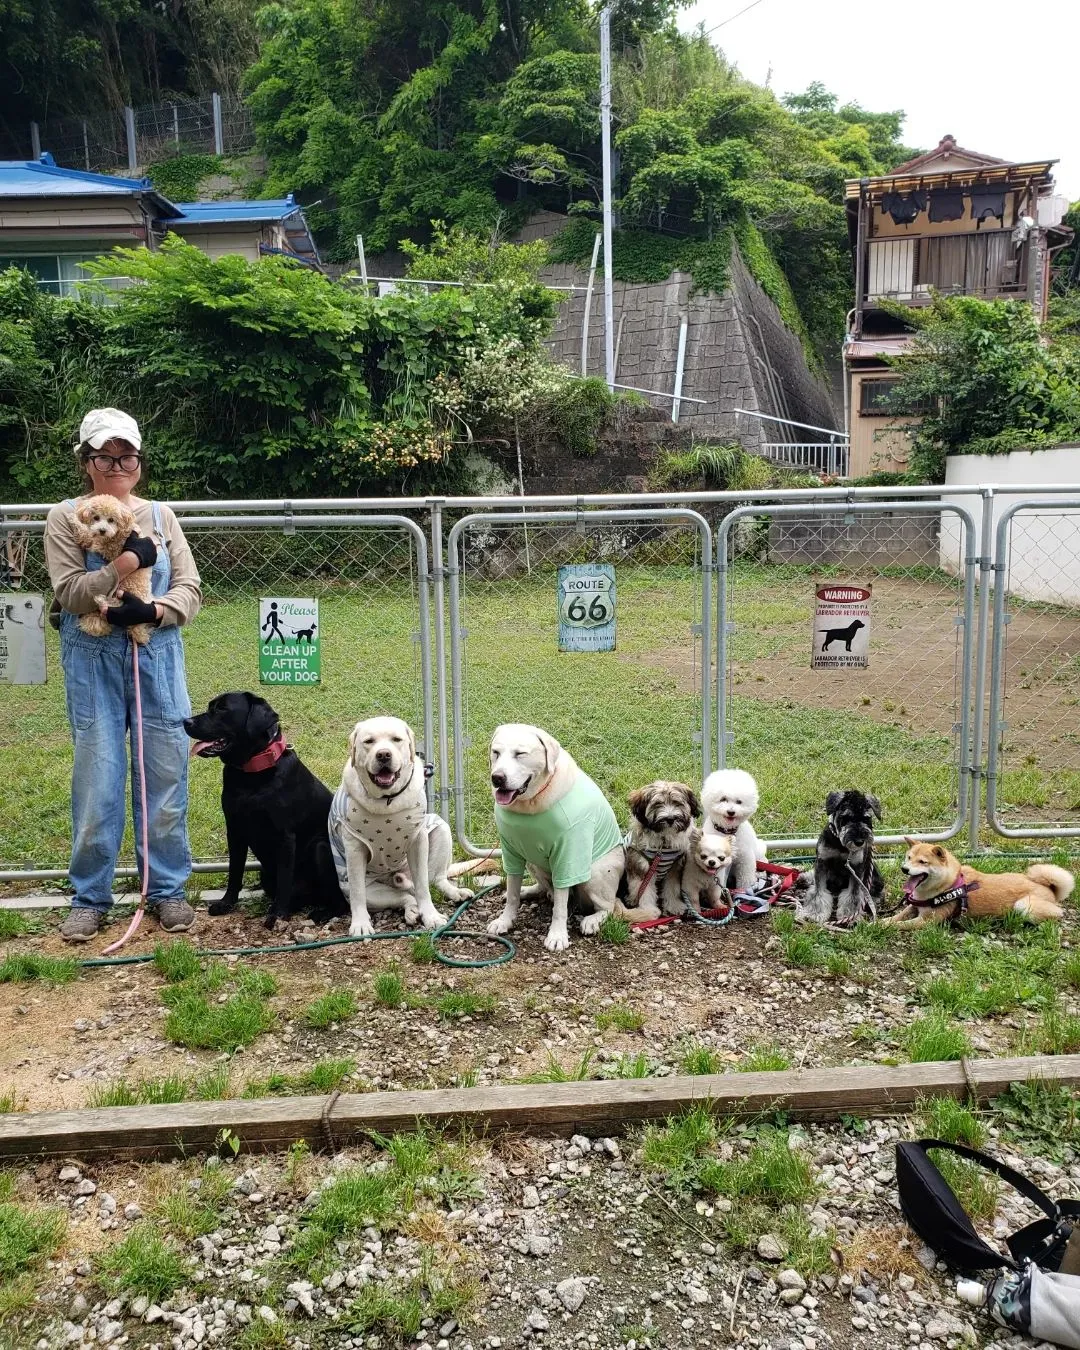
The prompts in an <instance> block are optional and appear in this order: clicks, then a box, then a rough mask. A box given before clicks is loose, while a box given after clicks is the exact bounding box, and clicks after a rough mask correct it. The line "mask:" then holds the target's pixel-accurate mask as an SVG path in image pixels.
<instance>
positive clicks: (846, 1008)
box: [0, 896, 1076, 1110]
mask: <svg viewBox="0 0 1080 1350" xmlns="http://www.w3.org/2000/svg"><path fill="white" fill-rule="evenodd" d="M498 906H499V901H498V899H497V897H494V896H488V897H484V898H483V899H482V900H480V901H478V902H477V903H476V906H475V908H474V910H473V911H471V912H470V914H469V916H468V923H469V926H470V927H476V928H479V927H481V926H482V924H483V923H484V922H486V920H487V919H488V918H489V917H493V916H494V914H495V913H496V912H497V910H498ZM60 917H61V915H54V916H52V918H51V919H50V923H51V924H55V923H58V922H59V918H60ZM118 926H119V925H117V927H118ZM545 926H546V925H545V917H544V916H543V915H541V914H540V913H539V912H537V911H536V910H533V909H527V910H526V911H524V914H523V926H522V927H521V929H520V930H519V931H518V932H517V933H515V934H514V940H515V942H516V943H517V955H516V957H515V958H514V960H513V961H511V962H510V963H509V964H507V965H503V966H498V967H492V968H488V969H485V970H478V971H467V972H466V971H458V970H452V969H450V968H448V967H446V966H443V965H438V964H435V965H430V964H423V965H417V964H414V963H413V962H412V961H411V959H410V953H411V943H410V942H408V941H402V942H375V943H353V944H348V945H344V946H337V947H331V948H324V949H322V950H317V951H310V950H298V951H295V952H292V953H290V954H287V955H277V956H266V957H252V958H243V960H242V961H241V962H240V964H241V965H246V964H253V965H257V966H258V967H259V968H260V969H265V970H267V971H269V972H271V973H272V974H273V976H274V978H275V980H276V982H277V993H276V994H275V995H274V996H273V997H272V998H271V1000H270V1006H271V1008H272V1010H273V1013H274V1019H275V1020H274V1027H273V1029H272V1030H271V1031H269V1032H267V1033H265V1034H263V1035H261V1036H260V1037H259V1038H258V1039H257V1040H256V1041H255V1042H254V1043H253V1044H252V1045H251V1046H249V1047H248V1048H247V1049H245V1050H241V1051H239V1052H237V1053H236V1054H235V1055H234V1056H233V1057H232V1059H231V1061H229V1065H228V1068H229V1076H230V1088H231V1091H232V1092H233V1093H234V1094H235V1093H238V1092H239V1091H240V1090H241V1089H242V1087H243V1085H244V1083H245V1082H247V1081H248V1080H249V1079H253V1078H262V1077H265V1076H266V1075H267V1074H269V1073H270V1072H275V1071H276V1072H281V1073H285V1074H289V1075H298V1074H301V1073H302V1072H304V1071H305V1070H307V1069H309V1068H310V1067H311V1065H312V1064H313V1063H314V1062H316V1061H317V1060H320V1059H327V1058H334V1059H348V1060H351V1061H352V1062H353V1064H354V1069H353V1073H352V1077H351V1079H350V1080H349V1086H350V1087H351V1088H352V1090H363V1089H364V1088H365V1087H371V1088H382V1089H397V1088H417V1087H440V1086H452V1085H459V1084H464V1085H473V1084H482V1083H494V1082H513V1081H515V1080H520V1079H521V1078H524V1077H526V1076H529V1075H532V1074H536V1073H545V1072H551V1071H553V1066H558V1068H559V1069H561V1071H562V1072H564V1073H566V1074H574V1073H580V1074H582V1075H583V1076H588V1077H596V1076H609V1077H618V1076H639V1075H640V1074H642V1073H649V1074H669V1073H675V1072H683V1071H684V1068H683V1061H684V1057H685V1054H686V1051H687V1049H688V1047H689V1046H691V1045H698V1046H703V1047H705V1048H707V1049H708V1050H709V1051H710V1052H711V1053H712V1054H713V1055H714V1056H715V1060H716V1063H717V1065H718V1066H719V1067H720V1068H724V1067H729V1066H730V1067H738V1066H739V1065H740V1064H742V1063H743V1062H744V1061H746V1058H747V1055H748V1053H749V1052H752V1051H753V1050H754V1048H755V1047H760V1046H763V1045H770V1044H775V1045H776V1046H777V1047H778V1048H779V1050H780V1051H781V1052H782V1054H783V1055H784V1056H785V1057H786V1058H787V1060H788V1061H789V1062H790V1063H791V1064H792V1065H830V1064H843V1063H853V1062H855V1063H858V1062H874V1061H881V1060H889V1059H897V1058H903V1057H904V1056H903V1051H902V1048H901V1042H902V1038H903V1033H904V1030H905V1028H906V1026H907V1024H908V1022H909V1021H910V1019H911V1016H912V1013H911V1004H912V1002H913V1000H915V998H916V996H917V993H918V990H919V989H920V987H921V986H922V984H923V983H925V981H926V980H928V979H930V978H932V977H933V976H934V975H935V974H937V973H940V972H941V971H942V970H943V969H944V968H945V967H946V966H947V964H948V961H947V958H946V957H926V958H924V957H920V956H919V955H918V953H917V952H916V951H915V949H914V944H913V940H912V939H911V938H910V936H908V935H900V934H896V935H894V936H893V938H892V940H891V941H890V942H889V945H888V946H886V947H884V948H883V949H882V950H880V951H878V950H875V951H873V952H868V953H866V954H865V955H854V956H852V957H851V959H850V961H849V962H848V963H847V964H846V967H845V968H844V969H842V970H838V971H837V972H836V973H834V974H833V975H830V974H829V972H828V971H827V970H825V969H823V968H821V967H815V968H805V967H802V966H793V965H789V964H786V963H785V961H784V957H783V952H782V949H781V939H780V938H779V937H778V936H777V935H776V934H775V933H774V932H773V929H772V925H771V923H770V921H769V920H768V919H757V920H741V919H740V920H736V921H735V922H733V923H732V924H731V925H729V926H728V927H726V928H722V929H709V930H707V931H704V930H702V929H700V928H696V927H693V926H691V925H689V924H679V925H673V926H672V927H671V928H669V929H664V930H651V931H648V932H643V933H635V934H634V936H633V937H632V939H631V940H630V941H629V942H628V943H627V944H625V945H623V946H612V945H610V944H608V943H605V942H603V941H601V940H599V939H583V938H581V937H575V938H574V940H573V943H572V946H571V948H570V950H569V951H568V952H566V953H561V954H559V955H557V956H553V955H551V954H550V953H548V952H546V951H545V950H544V948H543V946H542V939H543V935H544V931H545ZM331 931H336V932H339V933H340V932H341V926H340V924H339V926H338V927H337V929H336V930H331ZM1063 931H1064V937H1065V940H1066V941H1067V942H1068V941H1073V940H1074V939H1075V934H1076V923H1075V920H1074V919H1073V918H1072V917H1070V918H1069V919H1068V920H1066V922H1065V925H1064V929H1063ZM295 932H296V935H297V936H298V937H302V938H311V937H314V936H320V935H321V934H320V933H317V932H316V931H315V930H313V929H312V928H310V927H307V928H297V929H296V930H295ZM114 936H115V933H113V932H110V933H109V934H108V935H107V936H104V935H103V936H102V937H101V938H100V939H99V940H98V944H97V945H100V946H101V947H104V946H105V945H107V943H108V941H110V940H111V938H112V937H114ZM194 936H195V939H196V941H197V942H198V944H199V945H201V946H203V947H206V948H210V947H219V946H220V947H232V946H247V945H251V946H256V947H257V946H259V945H266V944H269V943H273V942H276V943H280V942H281V941H282V940H283V937H284V936H285V935H283V934H282V933H280V931H279V933H277V934H275V935H273V936H271V935H270V934H268V933H267V931H266V929H265V928H264V927H263V926H262V923H261V921H260V920H259V919H257V918H253V917H249V916H245V915H242V914H239V913H238V914H233V915H230V916H228V917H227V918H221V919H210V918H209V917H208V916H206V915H205V914H200V918H199V923H198V926H197V929H196V932H195V934H194ZM158 937H159V934H158V933H157V932H156V931H155V927H154V925H153V924H152V922H147V923H146V924H145V925H144V927H143V929H141V930H140V932H139V933H138V934H137V935H136V937H135V938H134V939H133V940H132V942H131V943H130V944H129V948H128V949H125V950H126V951H127V950H130V952H131V953H132V954H137V953H140V952H142V953H147V952H150V951H152V949H153V944H154V942H155V941H156V940H157V939H158ZM956 940H957V941H959V940H960V939H959V936H958V937H957V939H956ZM1005 940H1006V941H1008V940H1009V939H1007V938H1006V939H1005ZM452 945H453V947H454V954H455V955H461V956H470V955H471V956H478V957H483V956H486V955H490V953H491V948H490V946H488V945H486V944H484V943H480V942H477V943H471V942H462V943H454V944H452ZM7 947H8V950H10V951H14V950H18V951H37V952H41V953H43V954H47V955H55V956H59V955H68V954H70V949H65V947H64V944H63V943H62V942H61V941H60V939H59V936H58V935H57V933H56V932H55V928H52V927H51V928H50V930H49V931H48V932H46V933H44V934H41V935H39V936H35V937H30V938H23V939H20V940H18V941H17V942H13V943H10V944H7ZM84 953H85V954H86V955H91V954H92V953H88V952H85V948H84V949H83V951H82V952H80V955H82V954H84ZM388 968H394V969H396V971H397V973H398V975H399V977H400V978H401V980H402V982H403V984H404V986H405V989H406V994H407V1000H406V1001H407V1003H411V1004H412V1005H413V1006H404V1007H396V1008H390V1007H385V1006H383V1005H382V1004H380V1003H379V1002H377V1001H376V999H375V997H374V992H373V980H374V977H375V976H376V975H378V974H379V973H380V972H384V971H386V970H387V969H388ZM163 987H164V981H163V979H162V977H161V976H160V975H159V974H158V973H157V971H156V969H155V967H154V966H153V965H152V964H146V965H130V966H120V967H116V968H112V969H95V970H87V971H85V972H84V973H83V974H82V976H81V977H80V978H79V979H78V980H77V981H76V982H75V983H73V984H70V985H66V986H62V987H59V988H55V989H50V988H47V987H45V986H43V985H40V984H36V983H31V984H3V985H0V1022H2V1024H3V1026H4V1027H5V1040H4V1045H3V1048H2V1050H0V1092H4V1093H10V1094H12V1095H14V1097H15V1099H16V1100H17V1101H18V1102H19V1103H20V1104H21V1105H22V1106H23V1107H24V1108H28V1109H37V1110H46V1109H62V1108H69V1107H75V1106H80V1105H84V1104H86V1103H87V1102H88V1100H89V1099H90V1096H91V1094H92V1093H93V1092H94V1090H95V1088H101V1087H102V1086H104V1085H107V1084H109V1083H112V1082H115V1080H116V1079H118V1078H120V1077H125V1078H127V1079H128V1080H129V1081H132V1080H137V1079H142V1078H160V1077H162V1076H164V1075H168V1074H180V1075H186V1076H189V1077H194V1076H198V1075H200V1074H205V1073H206V1072H207V1071H208V1070H209V1069H211V1068H212V1067H213V1066H214V1065H216V1064H219V1063H221V1062H223V1060H224V1059H225V1057H224V1056H223V1055H221V1054H219V1053H216V1052H213V1051H206V1050H186V1049H183V1048H181V1047H179V1046H176V1045H174V1044H172V1043H171V1042H170V1041H168V1040H167V1039H166V1038H165V1036H164V1034H163V1021H164V1015H165V1011H166V1010H165V1009H164V1007H163V1006H162V1004H161V998H160V994H161V990H162V988H163ZM331 988H334V989H340V988H346V989H349V990H351V991H352V992H353V993H354V995H355V998H356V1002H357V1005H358V1008H359V1011H358V1013H357V1014H356V1015H355V1016H353V1017H350V1018H349V1019H348V1020H346V1021H344V1022H342V1023H340V1024H337V1025H331V1026H330V1027H328V1028H326V1029H314V1028H312V1027H310V1026H309V1025H308V1024H307V1022H306V1020H305V1019H304V1016H303V1013H304V1010H305V1008H307V1006H308V1005H309V1004H310V1003H311V1002H312V1001H313V1000H314V999H316V998H317V997H319V996H320V995H322V994H324V993H326V991H327V990H329V989H331ZM450 991H455V992H458V993H462V992H472V993H477V994H483V995H490V996H491V998H492V1000H493V1003H492V1007H491V1009H490V1011H489V1012H487V1013H482V1014H473V1015H467V1016H453V1017H443V1016H440V1015H439V1013H438V1011H437V1010H436V1008H435V1006H434V1005H435V1004H436V1003H437V1001H438V999H439V998H440V997H442V996H443V995H445V994H446V993H448V992H450ZM1069 997H1070V999H1071V994H1070V995H1069ZM1035 1016H1036V1013H1035V1012H1034V1011H1033V1012H1030V1013H1029V1012H1023V1011H1020V1012H1016V1013H1010V1014H1009V1015H1006V1016H1002V1017H998V1018H994V1019H988V1020H986V1021H984V1022H982V1023H976V1024H969V1031H970V1035H971V1039H972V1044H973V1047H974V1049H975V1051H976V1052H977V1053H978V1054H999V1053H1004V1052H1006V1051H1007V1050H1008V1049H1009V1048H1010V1046H1012V1045H1013V1044H1014V1043H1015V1042H1016V1040H1017V1037H1018V1036H1019V1034H1020V1030H1021V1028H1022V1027H1023V1026H1024V1025H1026V1024H1027V1022H1029V1021H1031V1020H1032V1019H1033V1018H1034V1017H1035ZM627 1027H629V1028H631V1029H626V1028H627Z"/></svg>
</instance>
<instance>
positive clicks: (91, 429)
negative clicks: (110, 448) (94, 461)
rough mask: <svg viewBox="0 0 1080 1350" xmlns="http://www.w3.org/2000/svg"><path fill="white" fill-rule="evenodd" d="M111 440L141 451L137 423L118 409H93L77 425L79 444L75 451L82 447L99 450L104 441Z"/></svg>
mask: <svg viewBox="0 0 1080 1350" xmlns="http://www.w3.org/2000/svg"><path fill="white" fill-rule="evenodd" d="M112 440H118V441H127V443H128V445H130V446H131V447H132V448H133V449H135V450H141V449H142V434H141V432H140V431H139V424H138V422H136V421H135V419H134V417H132V416H131V414H130V413H126V412H121V411H120V409H119V408H94V409H93V410H92V411H90V412H88V413H87V414H86V416H85V417H84V418H83V420H82V422H81V423H80V425H79V443H78V445H77V446H76V447H75V450H76V452H78V451H79V450H81V449H82V448H83V446H84V445H88V446H90V448H91V449H92V450H100V449H101V447H102V446H103V445H104V444H105V442H106V441H112Z"/></svg>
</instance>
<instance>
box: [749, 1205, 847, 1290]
mask: <svg viewBox="0 0 1080 1350" xmlns="http://www.w3.org/2000/svg"><path fill="white" fill-rule="evenodd" d="M776 1235H777V1237H778V1238H779V1239H780V1241H781V1242H782V1243H783V1244H784V1246H785V1247H786V1248H787V1259H788V1260H789V1261H790V1262H791V1264H792V1265H793V1266H794V1267H795V1269H796V1270H797V1271H798V1272H799V1273H800V1274H801V1275H804V1276H806V1277H807V1278H808V1279H809V1278H810V1277H811V1276H813V1275H824V1274H825V1273H826V1271H829V1270H831V1269H832V1253H833V1248H834V1247H835V1246H836V1233H835V1232H834V1230H833V1229H831V1228H830V1229H828V1230H827V1231H826V1232H824V1233H819V1232H817V1231H815V1229H814V1227H813V1225H812V1224H811V1222H810V1219H809V1217H808V1215H807V1213H806V1211H805V1210H804V1209H802V1208H801V1207H800V1206H798V1205H785V1206H784V1208H783V1209H782V1210H781V1211H780V1215H779V1218H778V1219H777V1221H776ZM758 1236H759V1237H760V1236H761V1235H760V1234H758ZM754 1245H755V1246H756V1245H757V1244H756V1242H755V1244H754Z"/></svg>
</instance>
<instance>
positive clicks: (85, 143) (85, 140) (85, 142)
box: [82, 117, 90, 173]
mask: <svg viewBox="0 0 1080 1350" xmlns="http://www.w3.org/2000/svg"><path fill="white" fill-rule="evenodd" d="M82 148H83V159H84V160H85V162H86V172H87V173H89V172H90V137H89V136H88V135H87V134H86V118H85V117H84V118H83V120H82Z"/></svg>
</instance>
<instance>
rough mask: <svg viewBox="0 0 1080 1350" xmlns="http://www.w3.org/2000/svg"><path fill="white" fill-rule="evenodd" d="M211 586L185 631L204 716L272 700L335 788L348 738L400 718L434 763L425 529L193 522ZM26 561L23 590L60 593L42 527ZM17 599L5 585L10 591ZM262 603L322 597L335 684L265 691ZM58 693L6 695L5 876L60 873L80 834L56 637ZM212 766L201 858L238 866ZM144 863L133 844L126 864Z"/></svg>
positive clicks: (203, 782) (198, 845) (200, 776)
mask: <svg viewBox="0 0 1080 1350" xmlns="http://www.w3.org/2000/svg"><path fill="white" fill-rule="evenodd" d="M180 521H181V525H182V527H183V529H184V533H185V535H186V537H187V540H188V543H189V544H190V546H191V550H192V554H193V556H194V558H195V563H196V566H197V567H198V569H199V574H200V576H201V578H202V585H203V596H204V608H203V609H202V611H201V612H200V614H199V618H198V621H197V622H196V623H193V624H191V625H190V627H188V628H186V629H185V630H184V646H185V653H186V659H187V671H188V687H189V692H190V694H191V701H192V704H193V706H194V707H195V708H196V709H199V708H203V707H205V706H206V704H207V703H208V702H209V700H210V699H211V698H213V697H214V696H215V695H216V694H220V693H223V692H225V691H226V690H229V689H249V690H251V691H252V692H253V693H260V694H262V695H263V696H264V697H266V698H267V699H268V700H269V701H270V702H271V703H272V704H273V706H274V708H275V709H276V710H277V711H278V712H279V713H280V715H281V723H282V728H283V730H284V732H285V734H286V737H287V738H288V740H289V741H290V743H291V744H292V745H294V746H295V748H296V749H297V751H298V752H299V754H300V755H301V757H302V758H303V759H304V762H305V763H306V764H307V765H308V767H309V768H311V770H312V771H313V772H314V773H315V774H317V775H318V777H320V778H321V779H322V780H323V782H325V783H326V784H327V785H328V786H330V787H331V788H333V787H336V786H337V783H338V782H339V781H340V778H341V770H342V766H343V764H344V762H345V754H346V749H347V740H348V735H349V731H350V730H351V728H352V725H353V723H354V722H356V721H358V720H360V719H361V718H364V717H372V716H375V715H378V714H391V715H394V716H398V717H404V718H406V719H407V720H408V721H409V722H410V723H411V725H412V726H414V727H415V728H416V731H417V736H418V739H419V740H420V741H421V743H422V746H423V749H424V751H425V752H426V753H427V754H428V755H429V756H433V754H434V747H433V744H432V733H433V727H432V705H431V695H430V691H431V659H430V649H429V641H430V621H429V608H428V599H429V597H428V570H429V569H428V561H427V544H426V540H425V538H424V535H423V534H422V532H421V531H420V530H419V528H418V527H417V526H416V524H415V523H414V522H413V521H411V520H409V519H405V518H398V517H392V516H385V517H378V516H361V515H355V516H345V515H342V516H322V517H315V518H310V519H308V520H305V521H293V520H292V519H290V518H280V517H275V516H266V517H227V516H226V517H198V516H184V515H181V516H180ZM8 539H9V541H10V540H11V539H14V540H16V541H17V547H18V551H19V553H20V555H21V559H22V561H21V573H22V582H21V586H20V589H22V590H26V591H40V592H44V593H45V594H46V596H48V595H49V591H50V587H49V579H48V574H47V571H46V569H45V563H44V551H43V535H42V533H41V532H40V522H39V523H38V524H37V527H36V529H35V530H34V532H32V533H31V532H25V533H24V532H22V531H18V532H16V533H15V534H14V535H12V534H9V535H8ZM3 589H6V585H5V586H0V590H3ZM260 597H286V598H300V599H309V598H310V599H316V600H318V602H319V618H318V624H319V628H318V636H319V645H320V649H321V651H320V655H321V666H322V681H321V683H320V684H318V685H314V686H294V685H285V686H282V685H274V686H269V685H260V682H259V649H260V645H261V638H260V629H259V603H258V602H259V599H260ZM46 639H47V664H48V676H49V680H48V683H47V684H45V685H31V686H12V685H0V708H2V716H0V757H2V759H3V762H4V764H5V766H6V769H5V773H4V774H3V775H2V776H0V777H2V781H0V819H2V820H3V821H4V822H5V828H4V829H3V831H2V834H0V868H3V869H9V868H16V867H18V868H60V867H63V866H64V865H65V863H66V859H67V855H68V849H69V841H70V826H69V819H68V811H69V787H70V774H71V743H70V732H69V730H68V723H67V717H66V714H65V707H64V689H63V679H62V676H61V673H60V656H59V638H58V635H57V634H56V632H55V631H54V630H53V629H52V628H51V627H50V628H47V630H46ZM220 793H221V772H220V769H219V768H218V766H217V765H216V764H215V763H213V762H212V761H207V762H203V761H197V762H195V763H193V764H192V766H191V773H190V806H189V825H190V832H191V840H192V848H193V852H194V855H195V856H196V858H199V859H210V858H219V857H222V856H224V855H225V852H226V846H225V835H224V822H223V820H222V816H221V807H220V804H219V798H220ZM133 860H134V850H133V840H132V838H131V837H130V830H129V837H128V838H127V839H126V840H125V847H124V851H123V854H122V862H123V863H124V864H127V865H130V864H132V863H133Z"/></svg>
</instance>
